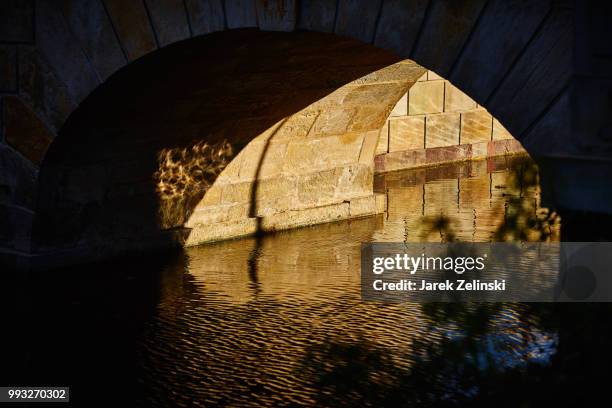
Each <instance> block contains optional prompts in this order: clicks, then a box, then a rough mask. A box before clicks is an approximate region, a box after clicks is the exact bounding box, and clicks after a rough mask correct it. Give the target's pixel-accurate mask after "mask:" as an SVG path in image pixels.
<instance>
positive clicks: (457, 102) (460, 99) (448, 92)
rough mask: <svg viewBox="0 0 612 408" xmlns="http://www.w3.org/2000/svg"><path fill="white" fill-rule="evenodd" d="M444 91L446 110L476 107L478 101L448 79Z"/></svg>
mask: <svg viewBox="0 0 612 408" xmlns="http://www.w3.org/2000/svg"><path fill="white" fill-rule="evenodd" d="M444 92H445V93H444V112H461V111H466V110H471V109H476V102H475V101H474V100H473V99H472V98H470V97H469V96H467V95H466V94H464V93H463V92H462V91H461V90H460V89H459V88H457V87H456V86H454V85H453V84H451V83H450V82H448V81H445V91H444Z"/></svg>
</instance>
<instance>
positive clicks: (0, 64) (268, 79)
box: [0, 0, 612, 260]
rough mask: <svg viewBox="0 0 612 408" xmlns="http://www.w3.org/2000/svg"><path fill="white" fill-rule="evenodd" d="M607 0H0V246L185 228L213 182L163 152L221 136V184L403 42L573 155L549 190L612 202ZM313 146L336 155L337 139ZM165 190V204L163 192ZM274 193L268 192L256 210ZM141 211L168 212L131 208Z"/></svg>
mask: <svg viewBox="0 0 612 408" xmlns="http://www.w3.org/2000/svg"><path fill="white" fill-rule="evenodd" d="M609 14H610V13H609V7H608V6H602V5H598V4H596V2H574V1H566V0H555V1H551V0H537V1H531V0H508V1H506V0H475V1H472V0H466V1H463V0H457V1H446V0H431V1H427V0H423V1H421V0H418V1H397V0H372V1H370V0H330V1H319V0H317V1H314V0H312V1H311V0H282V1H280V0H269V1H259V0H225V1H219V0H211V1H209V0H188V1H184V2H166V1H154V0H147V1H145V2H125V1H120V0H84V1H73V0H65V1H62V2H51V1H46V0H37V1H4V2H0V110H1V113H2V115H0V247H1V248H4V249H5V250H4V249H3V250H1V251H0V252H2V253H9V254H10V253H13V252H15V251H16V252H18V253H22V254H23V253H25V254H31V253H33V252H36V251H37V250H39V249H45V248H47V249H50V248H67V247H74V246H79V245H81V243H82V241H81V239H80V238H79V237H81V236H89V237H99V238H97V241H101V238H100V237H103V236H113V235H112V234H110V235H108V234H109V232H110V231H112V230H113V226H114V225H120V224H122V222H123V221H125V222H126V223H125V224H124V225H126V231H124V232H125V235H123V236H124V240H127V241H129V242H130V244H131V245H133V246H138V245H140V244H142V245H143V246H146V245H145V243H144V242H143V241H139V240H133V239H130V238H128V237H133V236H153V235H155V234H147V233H146V231H147V230H149V229H150V230H151V231H155V230H157V231H159V228H160V226H161V227H162V228H164V230H165V231H168V232H169V233H168V234H166V235H176V234H178V235H181V234H182V233H181V232H179V231H180V230H181V228H180V227H178V226H179V225H181V223H182V225H183V226H186V225H188V226H191V227H194V226H195V225H197V224H198V223H199V224H201V225H205V224H206V223H208V222H210V220H208V219H206V218H205V217H204V218H201V217H200V216H201V215H202V214H203V211H200V210H202V208H203V206H204V203H207V202H208V201H207V200H209V199H210V200H213V201H214V194H213V193H211V194H210V197H203V198H204V203H202V204H201V205H198V204H197V203H199V202H200V201H199V199H196V198H197V197H199V196H200V195H202V191H200V190H198V189H197V188H196V189H195V190H194V189H191V187H186V186H187V184H185V183H182V182H179V183H177V184H175V182H176V181H177V180H178V179H174V178H172V177H169V178H168V177H167V176H168V175H170V174H171V172H170V171H165V172H164V171H162V170H163V169H161V170H160V162H163V163H165V166H166V167H164V166H162V167H163V168H164V169H166V170H168V169H170V168H172V169H176V168H179V169H183V170H184V168H185V164H184V163H186V162H189V161H190V160H191V159H190V158H191V157H192V156H193V155H194V154H195V153H194V152H196V151H198V152H202V151H205V152H207V153H208V152H210V151H211V149H212V150H214V151H215V152H217V153H218V152H222V153H221V155H220V156H219V155H217V156H215V157H214V160H213V159H210V160H209V161H208V162H214V163H217V164H220V165H219V166H218V167H217V170H216V171H212V170H211V169H212V168H211V169H209V170H211V171H209V172H208V173H206V176H196V178H198V177H203V178H205V179H206V184H207V185H209V188H211V186H212V184H211V183H213V182H212V178H211V177H213V176H217V175H218V174H219V171H220V169H221V168H224V169H225V171H224V173H225V174H222V175H221V178H220V181H222V180H226V181H227V180H230V179H231V177H232V176H231V174H232V169H234V170H235V168H236V167H237V165H230V166H226V165H227V163H229V162H232V160H236V159H238V156H239V155H240V154H239V153H238V152H239V151H242V153H241V154H242V156H244V157H246V156H247V151H246V150H241V149H242V148H243V147H244V146H245V145H246V144H248V143H249V142H250V141H251V140H253V138H257V137H258V136H260V135H264V136H261V137H260V138H259V139H256V140H255V141H254V142H253V148H265V149H266V152H269V153H270V155H272V154H273V153H274V152H276V151H277V150H275V149H278V148H277V147H275V145H276V144H277V142H278V139H276V138H277V137H278V138H281V136H282V134H285V133H290V129H298V128H299V126H298V125H296V124H294V123H293V122H292V121H298V118H301V119H300V120H303V121H305V122H308V120H310V118H311V116H309V114H308V112H307V111H308V107H309V106H310V105H312V104H313V103H315V102H317V101H320V100H322V99H323V98H324V97H326V96H330V97H332V99H333V98H335V97H338V98H341V97H340V96H338V94H335V96H332V95H334V92H335V91H336V90H338V89H339V88H341V87H342V86H345V85H347V84H349V83H351V82H353V81H358V82H357V83H356V84H355V85H353V86H352V87H353V88H354V89H358V88H359V86H360V84H359V78H361V77H363V76H367V75H370V74H372V73H375V72H377V71H378V70H380V69H382V68H384V67H389V66H392V65H393V64H400V65H399V67H400V68H401V69H408V68H407V67H408V66H409V65H410V64H402V63H401V61H402V60H403V59H410V60H413V61H416V62H417V63H418V64H420V65H422V66H423V67H426V68H427V69H430V70H433V72H435V73H437V74H439V75H441V76H442V77H445V78H447V79H449V80H450V81H451V82H452V83H453V84H454V85H456V86H457V87H458V88H460V89H462V90H463V91H465V92H466V93H467V94H469V95H470V96H471V97H472V98H473V100H474V101H475V103H477V104H478V105H479V106H484V107H486V108H487V109H488V111H489V112H490V113H491V114H492V115H494V116H495V117H496V118H497V119H499V120H500V121H501V123H503V124H504V126H505V127H506V128H507V129H508V131H509V132H510V133H511V134H512V135H514V136H515V137H516V138H517V139H518V140H519V141H520V142H521V143H522V144H523V146H524V147H525V148H526V149H527V150H528V151H529V152H530V154H532V156H533V157H535V158H536V159H537V160H540V162H541V163H543V162H544V160H543V159H544V158H555V160H556V159H557V158H563V160H562V161H560V162H555V163H553V164H552V165H551V168H552V169H553V170H552V171H550V172H549V174H551V175H552V177H550V180H551V181H550V183H548V184H549V185H550V186H552V187H551V188H548V187H547V184H546V183H545V184H544V185H543V187H544V189H545V190H547V191H549V192H550V193H551V194H550V200H549V201H550V204H551V205H554V206H557V207H559V208H566V209H570V210H592V211H598V212H608V213H610V212H612V209H610V207H609V205H607V204H606V203H609V202H612V200H611V199H610V194H609V188H608V187H607V185H608V183H607V179H608V178H609V177H608V175H609V174H612V170H611V169H612V166H610V165H609V163H610V160H609V159H610V152H611V151H612V148H611V147H610V146H611V144H610V140H612V139H611V138H610V137H608V136H609V133H610V132H609V130H610V119H609V118H610V111H611V108H610V101H609V99H610V98H609V94H610V89H611V80H610V75H609V71H610V70H609V69H608V68H609V67H608V65H609V64H608V62H609V61H608V59H607V58H606V56H607V55H609V54H610V46H609V44H608V43H606V42H605V41H603V40H602V39H605V38H608V37H609V35H608V34H609V28H610V26H611V25H610V24H609V21H608V20H609V18H608V17H607V16H609ZM242 29H246V30H247V31H240V30H242ZM235 30H238V31H235ZM270 31H280V32H284V33H285V35H286V36H287V37H286V40H276V39H275V38H281V37H280V36H282V34H278V35H279V37H276V34H274V33H269V32H270ZM211 33H212V34H211ZM315 33H325V34H315ZM268 35H269V36H270V37H267V36H268ZM317 36H318V37H317ZM251 37H252V38H253V41H252V44H250V45H248V44H247V43H249V40H250V39H251ZM255 39H259V40H261V41H259V43H257V41H254V40H255ZM315 39H316V40H315ZM241 41H242V42H241ZM315 43H316V44H315ZM366 44H369V45H366ZM283 47H284V48H283ZM366 50H367V52H365V51H366ZM383 50H386V51H383ZM122 67H123V68H122ZM419 69H421V68H419ZM283 70H284V71H283ZM292 70H293V71H292ZM280 72H284V76H282V77H280V79H279V78H276V77H275V75H277V74H279V73H280ZM385 72H387V71H383V72H382V73H381V75H382V76H377V75H374V74H372V76H370V77H369V79H366V80H365V81H366V83H367V82H368V81H370V82H371V81H372V80H373V78H374V79H376V81H378V82H379V84H377V85H376V86H374V85H373V86H370V88H369V89H374V88H375V87H377V86H380V89H382V88H385V87H386V88H387V89H386V90H385V92H388V93H387V94H386V95H396V94H401V93H402V92H405V90H406V89H407V88H406V87H407V86H408V84H407V82H406V81H408V82H409V80H407V79H406V77H404V79H402V80H400V81H391V82H394V84H393V85H392V84H390V83H387V84H385V80H384V79H380V78H384V75H383V74H384V73H385ZM230 73H231V74H230ZM400 83H401V84H400ZM361 85H363V84H361ZM396 86H397V87H396ZM395 87H396V88H395ZM222 88H224V89H231V90H232V92H226V93H223V92H221V89H222ZM264 88H266V89H265V90H264ZM391 88H394V89H395V90H391ZM400 88H403V90H401V89H400ZM119 89H123V90H124V91H125V92H122V93H120V92H117V90H119ZM257 92H259V93H260V94H259V95H258V94H257ZM396 92H397V93H396ZM212 96H214V98H213V97H212ZM351 97H354V98H355V100H356V101H360V100H361V99H360V98H366V96H365V94H361V95H358V92H353V93H352V96H351ZM399 97H400V98H401V95H400V96H399ZM383 99H384V98H383ZM390 99H393V98H392V97H389V100H386V99H384V100H382V102H380V101H377V102H380V104H379V107H377V108H375V109H373V110H372V109H370V110H368V109H365V108H363V109H360V110H359V112H358V114H357V116H359V117H360V120H359V121H356V122H355V123H366V122H369V123H370V124H372V127H371V128H370V127H368V128H366V127H364V128H362V129H360V128H358V127H354V128H351V129H348V128H347V132H345V133H347V134H348V133H352V134H353V136H352V137H354V138H355V140H362V141H363V144H362V147H363V148H365V147H369V144H368V143H366V141H368V140H370V139H369V138H368V137H367V136H366V135H367V134H368V131H370V130H371V129H373V128H374V126H373V123H375V122H376V121H377V120H378V114H380V115H382V116H384V112H385V110H386V109H387V108H386V107H384V106H386V103H387V101H389V103H390ZM356 103H357V104H360V103H361V102H356ZM366 105H367V104H366ZM380 107H384V108H380ZM311 113H312V112H311ZM387 113H388V112H387ZM296 115H297V116H296ZM338 115H339V116H337V117H336V119H337V120H338V121H340V122H341V121H342V120H343V119H342V118H343V114H340V113H338ZM369 115H371V118H370V119H367V120H366V119H364V118H366V117H368V116H369ZM374 117H376V118H377V119H372V118H374ZM324 119H325V118H322V117H317V119H316V120H315V122H314V123H315V124H314V128H313V129H317V131H319V130H321V129H323V130H322V131H323V132H326V131H327V130H326V129H327V128H326V127H325V126H323V127H317V123H319V124H321V123H323V122H324ZM330 119H331V118H330ZM381 121H382V122H384V121H385V119H384V118H383V119H381ZM204 123H206V126H203V124H204ZM351 126H352V125H351ZM274 129H285V130H283V131H281V132H280V134H279V135H276V134H275V133H274ZM266 131H269V132H272V133H266ZM273 133H274V135H273ZM295 133H299V132H298V131H297V130H296V131H295ZM355 133H358V134H359V135H358V136H354V134H355ZM265 135H268V136H265ZM270 139H271V140H270ZM349 139H350V140H353V139H351V138H347V139H345V140H344V141H345V142H346V143H345V144H338V146H350V145H351V143H350V140H349ZM275 140H276V141H275ZM198 142H199V143H201V144H197V143H198ZM226 142H227V143H229V145H231V154H230V149H229V148H226V147H228V144H226ZM338 143H340V142H338ZM354 143H356V144H357V143H358V142H354ZM262 146H263V147H262ZM194 149H195V150H194ZM198 149H199V150H198ZM313 149H314V151H320V152H326V153H329V154H331V150H328V146H327V145H325V144H324V143H323V142H321V144H319V145H317V146H315V147H313ZM347 149H348V147H347ZM365 151H367V149H366V150H365ZM137 152H141V153H137ZM144 152H148V153H146V154H145V153H144ZM287 152H289V147H288V148H287ZM160 155H161V156H160ZM237 155H238V156H237ZM269 157H270V158H271V157H272V156H269ZM232 158H233V159H232ZM240 160H241V159H240ZM287 160H289V159H287ZM291 160H292V161H293V162H292V163H288V165H289V164H291V165H295V166H299V165H300V162H302V161H307V160H306V159H305V158H302V157H300V158H292V159H291ZM569 161H571V163H569ZM43 162H44V163H43ZM41 163H43V164H42V167H41ZM181 163H183V164H181ZM236 163H237V162H236ZM269 163H270V164H268V165H266V161H264V162H263V163H262V166H261V169H260V171H262V172H264V174H266V172H268V171H272V170H270V169H269V167H274V166H272V164H271V163H272V162H269ZM357 163H360V162H359V160H357ZM558 163H561V164H558ZM568 163H569V164H568ZM110 164H112V165H110ZM359 166H360V164H359V165H357V167H359ZM226 167H227V168H226ZM67 169H72V170H70V171H67ZM589 169H590V170H589ZM593 169H594V170H593ZM583 170H584V171H583ZM173 171H174V170H173ZM245 171H246V170H245ZM249 171H253V170H249ZM247 173H248V172H247ZM583 173H584V174H589V175H590V177H589V179H588V183H585V182H584V180H585V177H582V176H580V177H578V176H577V175H578V174H583ZM244 174H246V173H243V175H244ZM359 174H360V173H359ZM557 174H564V176H563V177H555V175H557ZM152 175H155V177H156V178H154V180H155V183H153V184H152V185H148V184H147V183H149V182H150V180H151V177H152ZM594 175H595V176H596V177H592V176H594ZM213 178H214V177H213ZM79 180H80V181H79ZM545 180H546V178H545ZM105 183H107V184H108V183H110V184H108V185H106V184H105ZM230 184H232V183H230ZM233 184H235V185H237V183H233ZM83 185H87V186H94V187H93V188H91V189H89V188H82V186H83ZM109 185H112V186H113V187H112V188H107V187H108V186H109ZM95 186H100V187H99V188H98V187H95ZM145 186H147V187H145ZM170 186H172V187H170ZM189 186H191V185H189ZM236 188H237V189H238V187H236ZM242 188H244V187H242ZM267 188H271V187H269V186H266V185H264V184H262V185H260V186H255V188H254V189H252V190H253V191H255V193H256V194H257V192H258V191H267V190H266V189H267ZM214 190H215V189H214V188H212V190H211V191H213V192H214ZM186 191H187V192H189V193H188V194H187V193H185V192H186ZM160 192H161V193H162V194H163V196H164V201H163V204H162V205H160V204H159V202H158V203H157V204H155V205H151V203H153V202H155V201H154V200H153V197H154V198H155V199H156V200H158V199H159V197H160V195H159V194H160ZM121 197H131V198H130V199H129V200H127V199H125V200H124V199H122V198H121ZM147 197H148V198H147ZM193 197H196V198H193ZM221 200H223V199H221ZM196 201H197V203H196ZM255 201H257V200H255ZM74 203H77V204H78V205H76V207H73V204H74ZM100 203H105V205H108V206H107V207H105V208H106V209H108V212H105V215H104V216H100V215H101V213H102V210H101V207H100ZM219 205H225V203H224V202H223V201H221V202H220V204H219ZM127 207H130V208H132V210H130V211H128V210H127ZM74 208H79V209H80V210H79V211H78V212H77V213H74V212H73V211H72V210H73V209H74ZM220 208H221V207H218V209H220ZM266 208H268V207H267V206H266V204H265V203H264V202H259V203H257V202H255V203H254V205H251V206H249V210H248V211H249V215H250V216H254V215H256V214H264V213H265V212H266V211H267V210H266ZM210 209H212V208H210ZM164 211H165V214H166V216H165V218H164V217H162V219H161V220H160V219H159V218H158V217H159V215H160V212H161V213H164ZM235 211H238V209H235ZM240 211H242V210H240ZM39 212H40V213H39ZM133 213H137V214H139V215H140V217H141V218H143V217H144V218H147V219H150V220H152V219H155V220H157V221H158V223H157V224H155V226H153V224H147V225H145V224H143V223H139V222H132V223H130V222H129V221H130V220H131V216H130V215H128V214H133ZM88 219H89V220H93V219H98V220H99V221H97V222H96V223H93V224H88V223H87V222H85V221H84V220H88ZM34 220H35V222H34ZM217 220H218V221H219V219H217ZM33 224H36V226H35V228H34V231H33V229H32V228H33V227H32V225H33ZM77 231H81V232H80V233H77ZM85 231H89V232H88V233H85ZM32 234H34V239H32ZM83 234H84V235H83ZM194 238H195V235H194ZM181 239H187V238H185V237H184V236H183V238H181ZM187 240H188V239H187ZM97 241H96V239H93V238H92V240H91V241H90V242H97ZM158 241H160V242H175V241H176V240H175V238H159V237H158ZM196 241H197V240H196ZM0 258H1V259H0V260H2V259H3V258H2V255H1V254H0Z"/></svg>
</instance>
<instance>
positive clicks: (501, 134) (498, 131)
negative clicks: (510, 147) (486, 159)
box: [493, 119, 513, 140]
mask: <svg viewBox="0 0 612 408" xmlns="http://www.w3.org/2000/svg"><path fill="white" fill-rule="evenodd" d="M503 139H513V137H512V135H511V134H510V132H508V131H507V130H506V128H505V127H504V126H503V125H502V124H501V123H499V121H498V120H497V119H494V120H493V140H503Z"/></svg>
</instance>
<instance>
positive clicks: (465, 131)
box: [461, 109, 493, 144]
mask: <svg viewBox="0 0 612 408" xmlns="http://www.w3.org/2000/svg"><path fill="white" fill-rule="evenodd" d="M492 127H493V118H492V117H491V114H490V113H489V112H487V111H486V110H484V109H483V110H476V111H471V112H463V113H462V114H461V144H472V143H479V142H488V141H489V140H491V132H492Z"/></svg>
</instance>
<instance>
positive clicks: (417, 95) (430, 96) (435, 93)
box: [408, 81, 444, 115]
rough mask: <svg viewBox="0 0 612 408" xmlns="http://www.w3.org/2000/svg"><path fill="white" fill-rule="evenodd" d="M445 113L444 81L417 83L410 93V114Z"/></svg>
mask: <svg viewBox="0 0 612 408" xmlns="http://www.w3.org/2000/svg"><path fill="white" fill-rule="evenodd" d="M443 111H444V81H423V82H417V83H415V84H414V85H413V86H412V88H410V91H409V93H408V114H409V115H423V114H427V113H440V112H443Z"/></svg>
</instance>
